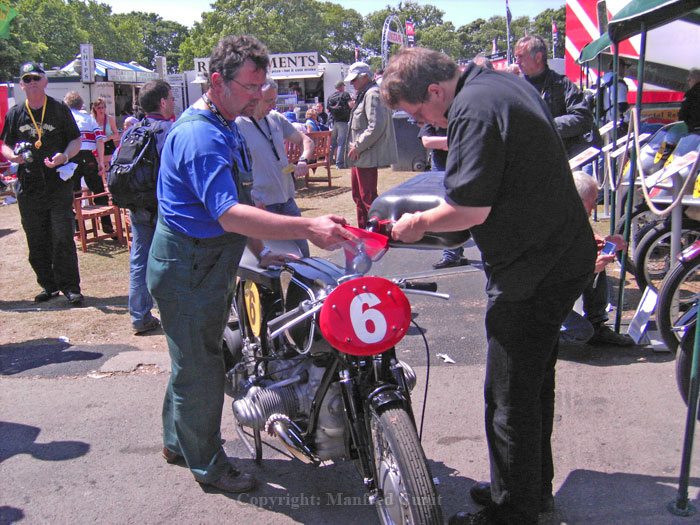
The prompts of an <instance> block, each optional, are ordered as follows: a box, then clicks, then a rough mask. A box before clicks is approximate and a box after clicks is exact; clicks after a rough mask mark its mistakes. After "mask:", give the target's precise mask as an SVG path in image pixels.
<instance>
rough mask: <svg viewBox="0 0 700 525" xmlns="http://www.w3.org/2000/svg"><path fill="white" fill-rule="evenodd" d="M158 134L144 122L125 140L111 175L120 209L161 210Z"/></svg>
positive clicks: (108, 180) (111, 166)
mask: <svg viewBox="0 0 700 525" xmlns="http://www.w3.org/2000/svg"><path fill="white" fill-rule="evenodd" d="M156 132H157V131H156V130H154V129H153V126H152V125H151V124H149V123H148V120H147V119H145V118H144V119H143V120H142V121H141V122H139V123H138V124H135V125H134V126H132V127H131V128H130V129H129V130H127V132H126V133H125V134H124V136H123V137H122V140H121V143H120V144H119V149H118V150H117V152H116V153H115V155H114V156H113V157H112V162H111V165H110V167H109V172H108V173H107V186H108V187H109V192H110V193H111V194H112V201H113V202H114V204H116V205H117V206H119V207H120V208H149V209H156V208H157V207H158V199H157V197H156V184H157V182H158V169H159V168H160V156H159V155H158V148H157V141H156V136H155V135H156Z"/></svg>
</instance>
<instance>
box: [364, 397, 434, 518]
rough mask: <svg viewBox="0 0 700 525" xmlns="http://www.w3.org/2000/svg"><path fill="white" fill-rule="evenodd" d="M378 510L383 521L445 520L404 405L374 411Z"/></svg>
mask: <svg viewBox="0 0 700 525" xmlns="http://www.w3.org/2000/svg"><path fill="white" fill-rule="evenodd" d="M370 418H371V419H370V428H371V432H372V453H373V457H374V463H375V467H376V470H377V480H376V482H377V488H378V489H379V490H380V494H381V496H380V497H379V498H378V499H377V501H376V506H377V513H378V514H379V519H380V521H381V523H382V524H383V525H392V524H399V523H401V524H404V523H411V524H414V525H424V524H425V525H428V524H435V525H438V524H442V523H443V519H442V509H441V507H440V500H439V498H438V495H437V490H436V489H435V485H434V484H433V477H432V475H431V474H430V469H429V468H428V463H427V460H426V459H425V454H424V453H423V448H422V446H421V444H420V441H419V439H418V434H417V433H416V428H415V426H414V424H413V421H412V420H411V418H410V417H409V415H408V414H407V413H406V410H405V409H404V408H402V407H391V406H390V407H381V408H379V409H378V410H376V411H374V410H372V411H371V415H370Z"/></svg>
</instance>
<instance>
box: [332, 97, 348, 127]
mask: <svg viewBox="0 0 700 525" xmlns="http://www.w3.org/2000/svg"><path fill="white" fill-rule="evenodd" d="M344 94H345V92H344V91H336V92H335V93H333V94H332V95H331V96H330V97H328V111H330V112H331V115H333V120H334V121H335V122H347V121H348V120H350V105H349V104H348V100H347V99H348V97H347V96H345V97H344V96H343V95H344Z"/></svg>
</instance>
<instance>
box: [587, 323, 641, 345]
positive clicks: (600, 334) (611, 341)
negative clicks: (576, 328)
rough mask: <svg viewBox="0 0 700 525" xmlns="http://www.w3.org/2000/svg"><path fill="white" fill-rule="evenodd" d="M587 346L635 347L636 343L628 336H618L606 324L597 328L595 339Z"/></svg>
mask: <svg viewBox="0 0 700 525" xmlns="http://www.w3.org/2000/svg"><path fill="white" fill-rule="evenodd" d="M587 344H589V345H614V346H634V345H635V344H636V343H635V342H634V339H632V338H631V337H630V336H629V335H627V334H618V333H617V332H615V331H614V330H613V329H612V328H610V327H609V326H608V325H606V324H600V325H598V326H596V327H595V332H594V333H593V337H591V338H590V339H589V340H588V342H587Z"/></svg>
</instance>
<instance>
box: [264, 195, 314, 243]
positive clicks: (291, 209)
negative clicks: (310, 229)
mask: <svg viewBox="0 0 700 525" xmlns="http://www.w3.org/2000/svg"><path fill="white" fill-rule="evenodd" d="M265 209H266V210H267V211H269V212H270V213H276V214H277V215H287V216H288V217H301V210H300V209H299V206H297V203H296V202H295V201H294V199H289V200H288V201H287V202H278V203H277V204H270V205H267V206H265ZM294 242H295V243H296V245H297V246H298V247H299V251H300V252H301V254H302V255H303V256H304V257H308V256H309V255H310V252H309V242H308V241H307V240H306V239H294Z"/></svg>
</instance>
